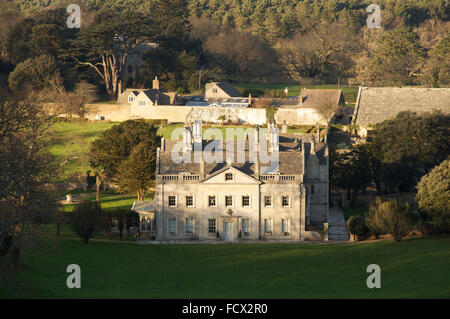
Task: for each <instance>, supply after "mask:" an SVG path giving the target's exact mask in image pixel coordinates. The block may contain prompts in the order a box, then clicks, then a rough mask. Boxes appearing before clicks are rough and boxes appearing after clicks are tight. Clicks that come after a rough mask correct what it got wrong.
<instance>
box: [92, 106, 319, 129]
mask: <svg viewBox="0 0 450 319" xmlns="http://www.w3.org/2000/svg"><path fill="white" fill-rule="evenodd" d="M88 109H91V111H90V112H89V113H88V114H87V115H86V118H88V119H89V120H110V121H112V122H123V121H126V120H130V119H138V118H142V119H154V120H162V119H166V120H167V121H168V122H169V123H180V122H185V120H186V116H187V115H188V114H189V112H190V111H191V110H192V109H202V110H206V109H211V110H212V111H213V110H214V109H215V108H214V107H210V108H208V107H192V106H175V105H158V106H151V107H144V108H141V107H139V106H132V105H120V104H90V105H88ZM226 109H229V110H231V111H233V112H234V114H236V116H237V117H238V118H239V119H240V121H242V122H243V123H246V124H252V125H263V124H266V110H265V109H264V108H233V107H230V108H226ZM275 120H276V121H277V123H279V124H282V123H283V122H284V121H286V123H287V124H290V125H315V124H317V123H320V124H323V120H322V118H321V116H320V114H318V113H317V112H316V110H315V109H313V108H298V109H285V108H279V109H278V111H277V113H276V114H275Z"/></svg>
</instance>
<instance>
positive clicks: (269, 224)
mask: <svg viewBox="0 0 450 319" xmlns="http://www.w3.org/2000/svg"><path fill="white" fill-rule="evenodd" d="M266 220H267V221H268V226H269V231H266ZM264 234H273V219H272V218H264Z"/></svg>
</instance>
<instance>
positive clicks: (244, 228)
mask: <svg viewBox="0 0 450 319" xmlns="http://www.w3.org/2000/svg"><path fill="white" fill-rule="evenodd" d="M249 224H250V223H249V220H248V219H243V220H242V232H243V233H248V232H249Z"/></svg>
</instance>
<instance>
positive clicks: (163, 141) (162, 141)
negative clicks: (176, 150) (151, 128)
mask: <svg viewBox="0 0 450 319" xmlns="http://www.w3.org/2000/svg"><path fill="white" fill-rule="evenodd" d="M165 151H166V140H165V139H164V137H161V152H165Z"/></svg>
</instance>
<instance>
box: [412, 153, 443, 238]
mask: <svg viewBox="0 0 450 319" xmlns="http://www.w3.org/2000/svg"><path fill="white" fill-rule="evenodd" d="M417 190H418V192H417V196H416V199H417V203H418V204H419V209H420V210H421V211H422V212H424V213H425V214H426V215H427V216H428V217H431V220H432V221H433V223H435V224H436V226H438V227H439V228H440V229H441V231H444V232H447V233H448V232H450V160H445V161H444V162H442V163H441V165H439V166H436V167H435V168H434V169H433V170H432V171H431V172H430V173H428V174H427V175H425V176H424V177H422V179H421V180H420V182H419V184H418V185H417Z"/></svg>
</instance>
